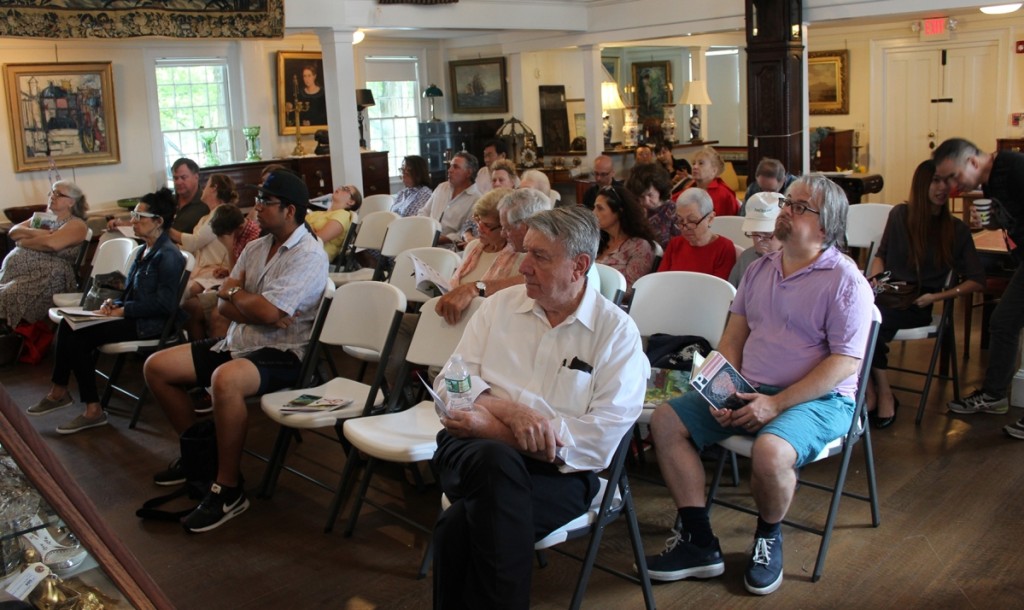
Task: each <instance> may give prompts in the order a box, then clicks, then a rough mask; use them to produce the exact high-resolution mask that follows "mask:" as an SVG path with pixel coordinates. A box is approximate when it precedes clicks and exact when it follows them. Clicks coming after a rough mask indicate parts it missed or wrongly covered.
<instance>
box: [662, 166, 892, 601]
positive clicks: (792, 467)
mask: <svg viewBox="0 0 1024 610" xmlns="http://www.w3.org/2000/svg"><path fill="white" fill-rule="evenodd" d="M781 206H782V211H781V212H780V214H779V217H778V219H777V220H776V222H775V237H776V238H777V239H778V240H779V241H781V242H782V250H780V251H778V252H773V253H769V254H765V255H764V256H763V257H761V258H759V259H758V260H756V261H754V262H752V263H751V264H750V266H749V267H748V268H747V271H746V273H744V275H743V279H742V281H741V283H740V288H739V290H738V291H737V293H736V299H735V300H734V301H733V304H732V306H731V307H730V313H731V316H730V317H729V322H728V323H727V324H726V328H725V332H724V334H723V335H722V340H721V342H720V343H719V345H718V350H719V351H720V352H722V354H723V355H724V356H725V357H726V358H727V359H728V360H729V361H730V362H731V363H733V365H734V366H736V367H737V368H738V369H739V370H740V372H741V373H742V374H743V376H744V377H746V379H747V380H748V381H750V382H751V383H752V384H753V385H754V387H756V388H757V389H758V392H757V393H752V394H737V396H738V397H739V398H741V399H743V400H745V401H748V402H747V403H746V404H745V405H744V406H742V407H740V408H737V409H719V410H713V409H711V408H710V407H709V406H708V403H707V402H706V401H705V400H704V399H703V398H702V397H701V396H700V394H698V393H696V392H690V393H687V394H684V395H683V396H681V397H679V398H676V399H673V400H672V401H670V402H669V403H665V404H662V405H661V406H659V407H658V408H657V410H656V411H655V413H654V417H653V419H652V421H651V430H652V432H653V434H654V442H655V446H656V447H657V448H658V452H657V454H658V464H659V466H660V467H661V472H662V474H663V475H664V477H665V482H666V483H667V484H668V488H669V491H670V492H671V494H672V499H673V500H674V501H675V502H676V506H677V507H678V510H679V516H680V519H681V522H682V525H683V527H682V531H679V532H676V535H675V536H673V537H672V538H671V539H670V540H669V543H668V545H667V546H666V548H665V550H664V551H662V552H661V554H659V555H654V556H651V557H648V558H647V567H648V570H649V572H650V575H651V579H652V580H662V581H672V580H680V579H683V578H688V577H695V578H710V577H713V576H719V575H720V574H722V573H723V572H724V571H725V564H724V562H723V560H722V551H721V548H720V546H719V544H718V539H717V538H716V537H715V536H714V533H713V532H712V530H711V523H710V521H709V519H708V514H707V511H706V510H705V508H704V501H705V498H704V467H703V465H702V464H701V461H700V450H701V449H702V448H703V447H707V446H710V445H712V444H714V443H715V442H717V441H719V440H722V439H724V438H726V437H728V436H732V435H734V434H747V435H751V436H755V437H756V440H755V441H754V449H753V454H752V477H751V483H750V487H751V491H752V493H753V496H754V501H755V502H756V504H757V507H758V512H759V515H758V518H757V529H756V531H755V534H754V551H753V554H752V556H751V559H750V562H749V563H748V565H747V571H746V574H745V576H744V585H745V586H746V588H747V590H748V591H750V592H751V593H754V594H757V595H767V594H768V593H771V592H772V591H775V589H777V588H778V587H779V585H780V584H782V532H781V530H780V527H779V526H780V522H781V521H782V519H783V517H784V516H785V514H786V511H787V509H788V508H789V503H790V500H792V498H793V492H794V490H795V489H796V468H799V467H800V466H802V465H803V464H805V463H807V462H809V461H811V460H812V459H813V458H814V456H815V455H817V453H818V452H819V451H820V450H821V449H822V448H824V446H825V445H826V444H828V443H829V442H830V441H832V440H833V439H835V438H837V437H839V436H841V435H843V434H844V433H845V432H846V431H847V430H848V429H849V427H850V421H851V419H852V417H853V410H854V397H855V395H856V391H857V371H858V368H859V366H860V360H861V357H862V356H863V355H864V347H865V345H866V343H867V338H868V332H869V329H870V326H871V313H872V306H873V304H874V295H873V293H872V291H871V288H870V287H869V286H868V283H867V281H866V280H865V279H864V276H863V275H861V273H860V271H859V270H858V269H857V267H856V265H855V264H854V263H853V261H851V260H850V259H849V258H847V257H846V256H844V255H843V254H842V253H841V252H840V251H839V249H838V248H837V247H836V243H837V242H838V241H839V240H840V239H842V237H843V235H844V234H845V233H846V212H847V208H848V205H847V200H846V195H845V194H844V193H843V191H842V189H840V188H839V187H838V186H836V185H835V184H834V183H833V182H831V181H830V180H828V179H827V178H825V177H824V176H822V175H820V174H813V175H810V176H806V177H804V178H800V179H799V180H797V181H796V182H794V183H793V185H792V187H790V190H789V196H788V197H787V198H786V199H784V200H783V201H782V202H781Z"/></svg>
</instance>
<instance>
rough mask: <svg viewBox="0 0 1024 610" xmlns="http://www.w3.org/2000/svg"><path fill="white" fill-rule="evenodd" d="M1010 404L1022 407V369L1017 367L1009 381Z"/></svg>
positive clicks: (1023, 396) (1023, 382)
mask: <svg viewBox="0 0 1024 610" xmlns="http://www.w3.org/2000/svg"><path fill="white" fill-rule="evenodd" d="M1010 406H1011V407H1024V369H1018V370H1017V373H1016V374H1015V375H1014V376H1013V381H1012V382H1011V383H1010Z"/></svg>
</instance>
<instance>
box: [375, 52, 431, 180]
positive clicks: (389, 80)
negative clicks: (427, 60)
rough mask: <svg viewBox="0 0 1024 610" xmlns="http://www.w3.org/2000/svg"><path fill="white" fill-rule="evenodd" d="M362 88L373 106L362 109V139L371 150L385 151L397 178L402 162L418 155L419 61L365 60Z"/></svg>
mask: <svg viewBox="0 0 1024 610" xmlns="http://www.w3.org/2000/svg"><path fill="white" fill-rule="evenodd" d="M365 61H366V88H367V89H369V90H370V91H372V92H373V101H374V105H373V106H370V107H369V108H367V109H366V111H365V112H366V116H367V129H369V132H368V133H367V134H366V139H367V141H368V143H369V146H370V148H371V149H373V150H386V151H388V168H389V173H390V175H391V177H392V178H396V177H400V176H401V171H402V170H401V168H402V159H404V158H405V157H406V156H407V155H418V154H420V133H419V122H420V116H419V114H420V85H419V77H418V74H419V59H418V58H416V57H374V56H367V57H366V58H365Z"/></svg>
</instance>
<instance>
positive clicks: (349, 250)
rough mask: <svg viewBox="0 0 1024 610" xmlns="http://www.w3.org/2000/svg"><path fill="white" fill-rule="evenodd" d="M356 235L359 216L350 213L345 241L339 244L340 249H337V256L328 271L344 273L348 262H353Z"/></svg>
mask: <svg viewBox="0 0 1024 610" xmlns="http://www.w3.org/2000/svg"><path fill="white" fill-rule="evenodd" d="M358 234H359V214H356V213H355V212H352V222H351V223H349V225H348V233H345V239H344V240H342V242H341V248H338V255H337V256H335V257H334V260H332V261H331V266H330V269H331V270H332V271H346V270H347V269H346V267H347V266H348V265H349V263H350V261H352V262H354V260H355V254H356V247H355V243H356V235H358Z"/></svg>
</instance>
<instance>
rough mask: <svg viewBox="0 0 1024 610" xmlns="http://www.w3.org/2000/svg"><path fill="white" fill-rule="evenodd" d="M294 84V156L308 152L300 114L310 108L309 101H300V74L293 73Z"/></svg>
mask: <svg viewBox="0 0 1024 610" xmlns="http://www.w3.org/2000/svg"><path fill="white" fill-rule="evenodd" d="M292 85H293V87H294V91H295V93H293V94H292V112H294V113H295V148H293V149H292V156H294V157H301V156H303V155H305V154H306V149H305V148H303V147H302V122H301V121H300V119H299V115H300V114H302V113H303V112H307V111H308V110H309V102H300V101H299V77H298V75H294V74H293V75H292Z"/></svg>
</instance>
